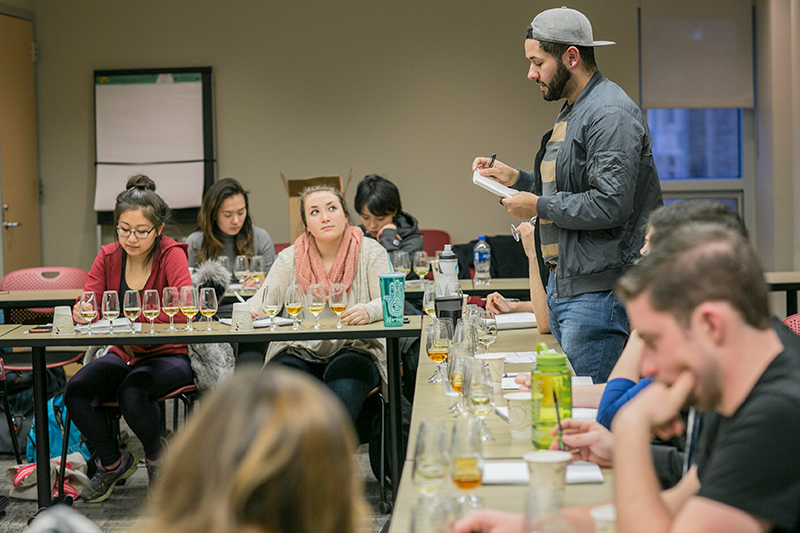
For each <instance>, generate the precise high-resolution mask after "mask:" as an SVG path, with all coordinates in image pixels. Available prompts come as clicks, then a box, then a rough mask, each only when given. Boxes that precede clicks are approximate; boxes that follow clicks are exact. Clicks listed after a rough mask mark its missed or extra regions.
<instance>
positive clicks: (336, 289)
mask: <svg viewBox="0 0 800 533" xmlns="http://www.w3.org/2000/svg"><path fill="white" fill-rule="evenodd" d="M328 291H329V292H330V294H329V295H328V304H329V305H330V306H331V311H333V312H334V313H336V318H337V319H338V320H337V321H336V329H345V328H346V326H345V325H344V324H342V313H344V310H345V309H347V290H346V289H345V286H344V283H331V286H330V287H329V288H328Z"/></svg>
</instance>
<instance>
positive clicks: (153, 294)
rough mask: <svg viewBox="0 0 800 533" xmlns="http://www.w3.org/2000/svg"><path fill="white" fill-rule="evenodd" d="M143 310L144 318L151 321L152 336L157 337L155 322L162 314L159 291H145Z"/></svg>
mask: <svg viewBox="0 0 800 533" xmlns="http://www.w3.org/2000/svg"><path fill="white" fill-rule="evenodd" d="M142 309H143V311H142V312H143V313H144V317H145V318H146V319H147V320H149V321H150V335H155V334H156V330H155V325H154V321H155V319H156V318H158V315H159V314H160V313H161V302H159V298H158V291H157V290H155V289H147V290H146V291H144V298H143V299H142Z"/></svg>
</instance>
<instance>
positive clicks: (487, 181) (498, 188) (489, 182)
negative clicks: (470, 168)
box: [472, 170, 519, 198]
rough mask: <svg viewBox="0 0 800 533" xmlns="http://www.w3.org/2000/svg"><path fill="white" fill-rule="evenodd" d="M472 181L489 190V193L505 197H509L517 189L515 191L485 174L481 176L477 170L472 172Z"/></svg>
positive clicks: (515, 192)
mask: <svg viewBox="0 0 800 533" xmlns="http://www.w3.org/2000/svg"><path fill="white" fill-rule="evenodd" d="M472 183H474V184H475V185H477V186H478V187H480V188H482V189H485V190H487V191H489V192H490V193H493V194H496V195H497V196H503V197H505V198H511V197H512V196H514V195H515V194H517V193H518V192H519V191H515V190H514V189H510V188H508V187H506V186H505V185H501V184H500V183H498V182H496V181H494V180H493V179H491V178H487V177H486V176H481V174H480V172H478V171H477V170H476V171H475V172H473V173H472Z"/></svg>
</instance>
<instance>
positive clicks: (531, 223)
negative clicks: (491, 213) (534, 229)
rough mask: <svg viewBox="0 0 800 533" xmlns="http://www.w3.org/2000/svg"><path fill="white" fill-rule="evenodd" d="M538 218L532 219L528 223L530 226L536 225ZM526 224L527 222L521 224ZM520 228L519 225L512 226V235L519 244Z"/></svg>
mask: <svg viewBox="0 0 800 533" xmlns="http://www.w3.org/2000/svg"><path fill="white" fill-rule="evenodd" d="M536 218H537V217H531V219H530V220H528V221H527V222H528V224H530V225H531V226H532V225H534V224H535V223H536ZM524 223H525V222H520V224H524ZM518 227H519V224H517V225H516V226H515V225H514V224H511V235H512V236H513V237H514V240H515V241H517V242H519V231H517V228H518Z"/></svg>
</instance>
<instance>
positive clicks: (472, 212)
mask: <svg viewBox="0 0 800 533" xmlns="http://www.w3.org/2000/svg"><path fill="white" fill-rule="evenodd" d="M0 1H3V0H0ZM22 5H23V6H25V7H27V8H28V9H30V10H32V11H34V12H35V15H36V33H37V39H38V42H39V57H40V62H39V65H38V68H37V74H38V80H37V81H38V111H39V119H38V120H39V139H40V144H39V146H40V173H41V178H42V184H43V198H42V228H43V230H42V231H43V235H42V242H43V248H44V250H43V258H44V263H45V264H51V265H52V264H63V265H76V266H83V267H88V266H89V265H90V263H91V260H92V258H93V257H94V255H95V252H96V249H95V243H96V237H95V226H94V220H95V219H94V213H93V212H92V201H93V193H94V189H93V188H94V170H93V166H92V163H93V157H94V133H93V131H94V130H93V128H94V124H93V103H92V98H93V96H92V94H93V93H92V71H93V70H94V69H114V68H145V67H176V66H212V67H213V68H214V76H215V82H216V87H215V104H216V120H217V124H216V134H217V148H218V152H217V156H218V159H219V164H218V176H220V177H227V176H231V177H235V178H237V179H239V180H240V181H242V182H243V183H244V184H245V186H246V187H247V188H249V189H250V190H251V206H252V213H253V215H254V217H255V221H256V223H257V224H258V225H261V226H263V227H265V228H267V229H268V231H269V232H270V233H271V234H272V235H273V238H274V239H275V240H276V241H279V242H280V241H285V240H288V235H289V230H288V215H287V211H286V209H287V208H286V195H285V192H284V190H283V188H282V185H281V183H280V178H279V174H278V171H279V170H283V171H284V173H286V175H287V176H291V177H300V176H310V175H318V174H330V173H338V174H345V175H346V174H347V173H348V172H349V169H350V167H354V168H355V175H356V178H361V177H363V176H364V175H365V174H367V173H379V174H382V175H383V176H385V177H387V178H389V179H391V180H393V181H394V182H396V183H397V185H398V186H399V187H400V189H401V194H402V197H403V202H404V207H405V208H406V210H407V211H409V212H411V213H412V214H414V215H415V216H416V217H417V218H418V219H419V220H420V224H421V225H422V227H425V228H441V229H444V230H447V231H448V232H450V234H451V236H452V238H453V241H454V242H466V241H468V240H470V239H474V238H476V237H477V235H478V234H479V233H486V234H499V233H506V232H508V227H509V224H510V223H511V222H513V219H512V218H511V217H510V216H509V215H508V214H507V213H506V212H505V210H504V209H503V208H502V207H500V206H499V205H497V204H496V203H495V200H494V198H493V197H492V196H491V195H489V193H486V192H483V191H482V190H480V189H478V188H476V187H475V186H473V185H472V184H471V182H470V181H469V180H470V177H471V171H470V164H471V162H472V159H473V157H475V156H476V155H486V154H491V153H492V152H497V154H498V157H499V158H500V159H501V160H503V161H505V162H507V163H509V164H513V165H516V166H521V167H523V168H529V167H530V166H531V164H532V160H533V156H534V154H535V148H536V147H537V146H538V142H539V138H540V136H541V134H543V133H544V132H545V131H546V130H547V129H549V128H550V126H551V125H552V122H553V120H554V119H555V116H556V114H557V112H558V108H559V106H558V105H557V104H554V103H545V102H543V101H542V98H541V95H540V94H539V91H538V88H537V87H536V85H534V84H533V83H532V82H530V81H528V80H526V79H525V75H526V71H527V65H526V60H525V57H524V53H523V42H524V33H525V28H526V26H527V24H528V23H529V22H530V20H531V19H532V18H533V16H534V15H535V14H536V13H537V12H538V11H540V10H541V9H544V8H548V7H557V6H560V5H561V2H549V3H543V2H530V1H529V2H491V3H487V2H485V1H484V0H459V1H455V0H453V1H445V0H436V1H431V0H407V1H404V2H374V1H371V0H355V1H351V2H275V1H271V2H267V1H256V0H249V1H245V0H235V1H227V2H223V1H201V2H198V1H196V0H170V1H168V2H164V1H162V0H135V1H133V0H131V1H127V2H108V1H105V0H81V1H65V0H61V1H58V2H53V1H47V0H30V1H29V2H24V3H23V4H22ZM570 6H571V7H575V8H577V9H580V10H582V11H584V12H585V13H586V14H587V15H588V16H589V18H590V19H591V20H592V22H593V24H594V28H595V36H596V38H599V39H610V40H615V41H617V43H618V45H617V46H614V47H609V48H605V49H601V50H599V51H598V54H597V59H598V63H599V65H600V68H601V69H602V70H603V73H604V74H605V75H606V76H608V77H609V78H611V79H613V80H615V81H617V82H618V83H619V84H620V85H622V87H623V88H624V89H625V90H627V91H628V92H629V94H631V96H632V97H633V98H634V99H635V100H637V101H638V51H637V22H636V21H637V16H636V9H637V7H638V1H636V0H624V1H620V0H615V1H613V2H612V1H611V0H608V1H598V0H594V1H591V0H583V1H575V2H572V3H571V4H570ZM612 7H613V9H612ZM356 178H354V180H353V184H351V187H350V190H349V191H348V199H350V200H352V198H353V195H354V193H355V187H354V185H355V183H357V179H356Z"/></svg>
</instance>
